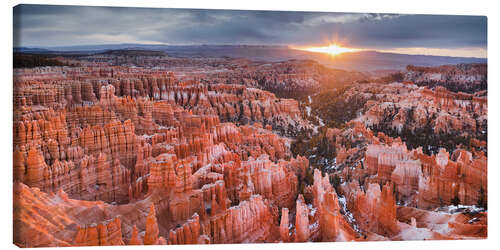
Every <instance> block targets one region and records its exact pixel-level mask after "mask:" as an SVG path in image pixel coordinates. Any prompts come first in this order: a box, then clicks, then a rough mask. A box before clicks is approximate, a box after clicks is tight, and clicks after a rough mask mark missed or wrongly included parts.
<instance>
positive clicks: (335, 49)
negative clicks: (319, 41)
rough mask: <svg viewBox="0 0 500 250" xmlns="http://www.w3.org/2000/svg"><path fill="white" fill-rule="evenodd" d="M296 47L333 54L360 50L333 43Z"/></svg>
mask: <svg viewBox="0 0 500 250" xmlns="http://www.w3.org/2000/svg"><path fill="white" fill-rule="evenodd" d="M296 49H299V50H305V51H310V52H318V53H326V54H330V55H333V56H336V55H340V54H342V53H346V52H356V51H360V49H353V48H345V47H342V46H340V45H337V44H335V43H333V44H330V45H328V46H323V47H309V48H307V47H306V48H296Z"/></svg>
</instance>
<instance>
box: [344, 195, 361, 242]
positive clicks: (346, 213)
mask: <svg viewBox="0 0 500 250" xmlns="http://www.w3.org/2000/svg"><path fill="white" fill-rule="evenodd" d="M339 203H340V206H341V208H342V210H343V212H344V216H345V218H346V219H347V222H349V224H351V225H352V228H353V229H354V231H356V232H357V233H360V232H361V231H360V230H359V227H358V224H357V223H356V219H354V216H353V215H352V213H351V212H350V211H349V210H348V209H347V201H346V199H345V196H339Z"/></svg>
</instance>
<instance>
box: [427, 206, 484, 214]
mask: <svg viewBox="0 0 500 250" xmlns="http://www.w3.org/2000/svg"><path fill="white" fill-rule="evenodd" d="M434 211H436V212H445V213H450V214H454V213H464V212H465V213H478V212H484V208H481V207H476V205H460V204H458V206H455V205H449V206H445V207H439V208H436V209H435V210H434Z"/></svg>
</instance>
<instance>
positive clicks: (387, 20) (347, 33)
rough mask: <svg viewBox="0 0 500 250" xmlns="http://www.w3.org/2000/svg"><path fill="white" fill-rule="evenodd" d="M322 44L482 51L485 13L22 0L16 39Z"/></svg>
mask: <svg viewBox="0 0 500 250" xmlns="http://www.w3.org/2000/svg"><path fill="white" fill-rule="evenodd" d="M119 43H140V44H168V45H191V44H194V45H197V44H255V45H289V46H292V47H309V46H326V45H328V44H330V43H336V44H340V45H341V46H343V47H349V48H356V49H367V50H378V51H383V52H395V53H405V54H428V55H446V56H467V57H483V58H486V57H487V53H486V52H487V19H486V17H485V16H453V15H413V14H411V15H399V14H373V13H326V12H293V11H286V12H285V11H244V10H199V9H164V8H118V7H85V6H60V5H59V6H58V5H19V6H16V7H15V8H14V46H15V47H51V46H74V45H99V44H119Z"/></svg>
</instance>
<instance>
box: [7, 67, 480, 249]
mask: <svg viewBox="0 0 500 250" xmlns="http://www.w3.org/2000/svg"><path fill="white" fill-rule="evenodd" d="M93 60H97V59H95V58H94V59H88V61H85V60H83V61H82V65H83V66H79V67H42V68H34V69H22V70H16V72H15V83H14V120H13V135H14V136H13V146H14V149H13V181H14V220H13V222H14V226H15V229H14V243H15V244H16V245H18V246H21V247H43V246H97V245H143V244H144V245H166V244H219V243H258V242H268V243H277V242H310V241H364V240H381V239H385V240H401V239H420V238H422V237H423V236H425V237H424V238H425V239H445V238H446V239H448V238H449V239H460V238H482V237H485V236H486V235H487V228H486V225H487V223H486V221H487V212H485V211H483V210H481V211H479V210H478V211H476V212H478V216H477V218H476V219H474V218H475V217H471V218H469V217H470V216H471V215H470V214H466V213H454V212H453V211H451V210H453V209H455V208H454V207H452V206H450V205H451V204H453V203H454V201H453V200H454V198H455V197H456V198H457V199H459V204H460V206H465V205H469V208H471V207H472V205H475V204H478V203H480V202H484V201H487V167H486V163H487V158H486V154H485V153H486V150H485V147H486V142H485V141H484V140H480V139H476V140H475V141H471V145H472V144H473V147H472V149H470V150H467V149H464V148H459V149H457V150H454V151H449V152H448V151H446V150H444V149H442V150H440V151H438V152H437V153H436V154H428V153H425V152H424V151H423V150H422V149H421V148H420V149H419V148H417V149H411V148H409V147H408V146H407V144H406V143H405V142H404V141H403V140H402V139H400V138H394V137H391V136H389V135H386V134H384V133H382V132H378V131H374V130H375V129H374V126H377V124H385V123H386V122H390V124H391V127H393V128H394V129H396V130H398V129H401V130H402V131H403V130H404V129H406V128H409V129H410V130H412V129H413V130H415V131H418V129H420V128H421V127H422V126H424V125H425V126H427V125H429V124H430V125H432V126H431V130H432V131H436V133H438V132H439V133H453V132H454V131H463V132H464V133H467V134H469V135H474V134H477V133H480V131H482V130H483V129H485V123H484V122H485V121H486V120H487V114H486V113H487V105H486V101H485V100H484V99H485V97H481V96H470V95H469V94H460V95H457V94H455V93H451V92H449V91H447V90H444V89H435V90H429V89H425V88H418V87H417V86H414V85H402V84H392V85H389V87H387V86H379V85H377V84H366V85H359V86H356V88H357V90H356V91H358V94H362V95H370V96H371V95H375V98H372V100H371V101H370V102H367V104H366V105H365V106H366V110H365V111H366V112H365V113H364V114H362V115H360V117H358V118H357V119H355V120H353V121H350V122H348V123H346V124H345V127H343V128H341V129H340V128H329V129H327V131H326V133H325V134H326V138H327V139H326V140H325V141H324V142H325V143H327V144H328V145H329V146H330V147H331V149H332V151H335V152H336V163H337V164H338V166H340V165H342V166H343V167H341V168H338V169H335V171H333V170H328V171H325V170H323V171H320V170H319V169H313V168H311V166H310V162H309V159H308V158H306V157H304V156H300V155H294V154H292V152H291V150H290V147H291V144H292V143H293V142H294V141H295V140H296V136H297V135H308V134H310V133H311V131H312V130H313V129H314V128H315V126H314V125H313V124H312V123H311V122H310V121H308V120H306V119H305V118H304V117H303V113H304V112H303V110H301V108H300V106H299V102H298V101H297V100H295V99H287V98H279V97H278V96H279V95H277V94H274V93H272V92H270V91H268V90H272V89H285V90H287V91H288V90H296V89H301V88H304V89H316V88H317V87H318V86H317V85H318V84H319V82H320V80H321V81H323V80H325V79H327V78H328V79H329V78H330V77H332V76H334V75H335V74H334V73H332V72H330V71H328V70H326V69H323V68H321V67H319V66H317V65H316V64H311V65H303V64H302V63H299V62H288V63H273V64H271V66H269V65H261V67H257V66H249V67H253V68H249V69H248V71H249V72H250V73H249V72H244V71H241V72H240V71H236V70H235V71H228V72H229V73H227V74H226V73H220V72H226V71H214V72H211V71H209V70H208V71H206V72H200V71H197V72H192V75H190V74H189V73H186V72H188V69H192V67H195V66H196V67H197V66H199V65H198V64H200V62H199V61H197V60H194V61H190V60H187V59H186V60H183V61H181V62H179V61H175V62H172V61H169V59H165V61H160V62H158V64H160V65H163V66H165V65H168V64H170V63H172V64H186V65H185V67H186V68H184V69H183V70H185V71H183V73H182V74H181V73H179V75H177V74H174V73H172V72H169V73H165V72H166V71H165V70H159V69H154V68H148V67H125V66H111V65H107V64H106V63H104V64H103V63H102V62H94V61H93ZM147 60H153V61H154V60H160V59H151V58H150V59H147ZM162 60H163V59H162ZM221 60H222V59H221ZM227 60H230V59H227ZM201 63H204V62H201ZM193 65H195V66H193ZM221 65H228V64H221ZM189 67H191V68H189ZM176 69H177V70H179V69H178V68H176ZM287 71H290V72H294V74H287V73H285V72H287ZM320 73H325V74H326V73H328V74H331V75H330V76H328V77H327V76H325V79H320V78H321V77H319V78H318V76H319V75H321V74H320ZM236 77H241V78H236ZM235 79H240V80H241V81H239V80H238V81H237V80H235ZM398 89H399V91H400V93H399V95H397V94H396V93H397V90H398ZM352 91H354V90H352ZM352 91H348V92H347V93H346V94H347V95H351V94H354V92H352ZM417 100H418V102H417ZM419 102H421V103H422V104H419ZM409 110H412V111H409ZM459 113H460V114H461V115H460V116H458V114H459ZM473 114H477V115H473ZM387 117H394V119H393V120H390V121H388V119H386V118H387ZM408 117H411V121H414V122H410V120H408V119H409V118H408ZM334 176H336V177H337V178H339V179H338V180H339V183H337V184H335V182H334V181H333V180H334V179H335V178H334ZM435 209H441V210H443V209H449V210H450V211H451V212H450V211H446V215H441V212H436V211H434V210H435ZM457 209H459V208H458V206H457ZM471 209H472V208H471ZM441 210H440V211H441ZM434 216H436V217H439V218H440V220H439V221H433V220H432V218H433V217H434ZM467 219H468V220H467ZM469 220H472V221H471V223H468V221H469ZM444 223H448V224H447V225H448V227H447V228H446V230H445V229H442V228H444V227H443V226H442V225H443V224H444ZM421 232H424V233H421ZM419 237H420V238H419Z"/></svg>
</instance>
